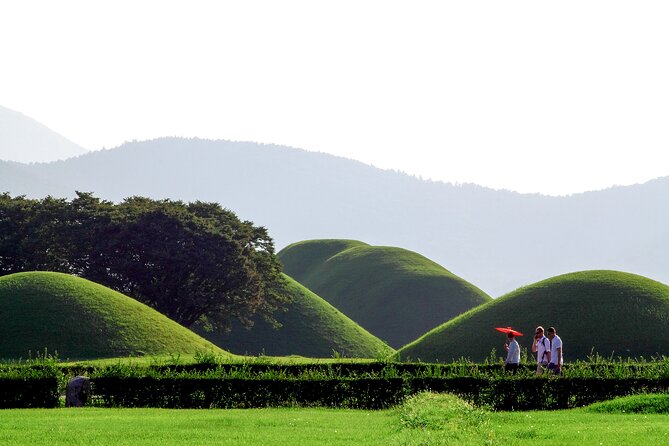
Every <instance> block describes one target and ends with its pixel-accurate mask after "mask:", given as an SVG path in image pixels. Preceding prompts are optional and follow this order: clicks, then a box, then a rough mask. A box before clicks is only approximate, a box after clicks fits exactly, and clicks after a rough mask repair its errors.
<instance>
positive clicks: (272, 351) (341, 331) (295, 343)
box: [196, 275, 394, 358]
mask: <svg viewBox="0 0 669 446" xmlns="http://www.w3.org/2000/svg"><path fill="white" fill-rule="evenodd" d="M284 278H285V279H286V282H287V284H286V287H285V289H284V290H283V292H284V293H286V294H287V295H289V296H290V297H291V300H292V303H291V304H290V305H289V306H288V308H287V309H286V311H285V312H280V313H277V314H276V319H277V321H278V322H279V323H280V324H281V327H279V328H274V327H272V326H271V325H270V324H268V323H267V322H265V321H264V320H262V319H260V320H256V321H255V324H254V325H253V327H251V328H250V329H246V328H244V327H242V326H241V324H234V325H233V328H232V330H231V332H230V333H226V334H222V333H217V332H209V333H208V332H206V331H204V330H202V329H197V330H196V331H197V332H198V333H199V334H201V335H202V336H203V337H205V338H207V339H209V340H210V341H211V342H213V343H214V344H216V345H218V346H219V347H221V348H224V349H225V350H228V351H230V352H232V353H239V354H249V355H257V354H266V355H270V356H289V355H299V356H306V357H312V358H329V357H332V356H334V355H335V352H336V354H337V355H342V356H345V357H350V358H380V357H382V358H386V357H388V356H390V355H391V354H392V353H394V350H393V349H392V348H390V347H389V346H388V345H387V344H385V343H384V342H383V341H381V340H380V339H378V338H377V337H375V336H373V335H371V334H370V333H369V332H368V331H367V330H365V329H364V328H362V327H360V325H358V324H356V323H355V322H353V321H352V320H351V319H349V318H348V317H346V316H345V315H343V314H342V313H341V312H340V311H339V310H337V309H336V308H334V307H333V306H332V305H330V304H329V303H327V302H326V301H325V300H323V299H322V298H321V297H319V296H317V295H316V294H314V293H313V292H311V291H310V290H308V289H307V288H305V287H304V286H302V285H300V284H299V283H297V282H296V281H295V280H293V279H292V278H290V277H288V276H285V275H284Z"/></svg>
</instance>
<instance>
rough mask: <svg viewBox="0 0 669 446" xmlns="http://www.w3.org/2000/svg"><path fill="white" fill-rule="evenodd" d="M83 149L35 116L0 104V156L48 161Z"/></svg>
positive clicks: (27, 160) (84, 151)
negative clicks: (26, 114)
mask: <svg viewBox="0 0 669 446" xmlns="http://www.w3.org/2000/svg"><path fill="white" fill-rule="evenodd" d="M86 152H87V150H86V149H84V148H83V147H80V146H78V145H77V144H75V143H73V142H72V141H70V140H68V139H66V138H65V137H64V136H61V135H59V134H58V133H56V132H54V131H53V130H51V129H49V128H47V127H45V126H44V125H42V124H40V123H39V122H37V121H35V120H34V119H32V118H29V117H28V116H25V115H23V114H21V113H19V112H17V111H14V110H10V109H8V108H5V107H1V106H0V160H4V161H16V162H20V163H38V162H50V161H56V160H62V159H66V158H71V157H73V156H77V155H81V154H83V153H86Z"/></svg>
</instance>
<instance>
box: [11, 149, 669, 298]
mask: <svg viewBox="0 0 669 446" xmlns="http://www.w3.org/2000/svg"><path fill="white" fill-rule="evenodd" d="M481 162H485V160H482V161H481ZM519 162H520V161H519ZM568 175H569V172H565V176H568ZM75 190H80V191H90V192H94V193H95V194H96V195H97V196H100V197H102V198H105V199H109V200H114V201H116V200H120V199H122V198H124V197H127V196H131V195H144V196H148V197H152V198H172V199H182V200H187V201H192V200H204V201H216V202H220V203H221V204H222V205H223V206H225V207H227V208H229V209H231V210H233V211H234V212H236V213H237V214H238V215H239V216H240V217H241V218H243V219H249V220H252V221H254V222H255V223H256V224H260V225H263V226H266V227H267V228H269V231H270V234H271V235H272V237H273V238H274V239H275V242H276V247H277V250H279V249H281V248H283V247H285V246H287V245H288V244H290V243H293V242H296V241H300V240H305V239H318V238H343V239H357V240H365V241H366V242H368V243H370V244H374V245H380V246H384V245H385V246H398V247H403V248H406V249H409V250H412V251H416V252H418V253H420V254H422V255H424V256H426V257H428V258H430V259H432V260H434V261H435V262H437V263H439V264H440V265H442V266H444V267H445V268H447V269H448V270H449V271H451V272H453V273H454V274H456V275H458V276H460V277H462V278H463V279H465V280H467V281H469V282H471V283H473V284H474V285H476V286H477V287H479V288H481V289H482V290H484V291H485V292H487V293H488V294H490V295H492V296H493V297H496V296H499V295H502V294H504V293H506V292H509V291H511V290H513V289H515V288H517V287H519V286H522V285H525V284H529V283H532V282H536V281H538V280H541V279H544V278H547V277H551V276H555V275H558V274H562V273H566V272H571V271H578V270H586V269H615V270H620V271H628V272H634V273H637V274H641V275H644V276H647V277H650V278H653V279H656V280H659V281H662V282H665V283H669V257H668V256H667V255H666V253H667V252H669V227H668V226H667V225H666V221H667V217H669V200H668V199H667V197H669V177H665V178H661V179H657V180H653V181H650V182H648V183H645V184H642V185H634V186H626V187H614V188H611V189H607V190H603V191H598V192H588V193H583V194H578V195H573V196H569V197H547V196H541V195H527V194H518V193H514V192H509V191H498V190H492V189H487V188H484V187H480V186H476V185H452V184H447V183H441V182H431V181H423V180H420V179H418V178H416V177H412V176H409V175H406V174H403V173H398V172H394V171H387V170H381V169H377V168H374V167H371V166H368V165H365V164H362V163H360V162H357V161H353V160H349V159H344V158H340V157H335V156H332V155H326V154H322V153H313V152H307V151H303V150H299V149H294V148H289V147H281V146H274V145H261V144H255V143H248V142H230V141H208V140H199V139H182V138H163V139H158V140H153V141H143V142H131V143H126V144H124V145H122V146H120V147H118V148H115V149H112V150H103V151H99V152H90V153H87V154H85V155H82V156H79V157H77V158H72V159H68V160H66V161H57V162H53V163H49V164H34V165H24V164H18V163H10V162H0V191H7V192H9V193H11V194H13V195H18V194H26V195H28V196H31V197H41V196H45V195H49V194H50V195H53V196H62V197H71V196H72V195H73V194H74V191H75Z"/></svg>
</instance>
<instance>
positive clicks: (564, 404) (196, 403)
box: [93, 376, 669, 410]
mask: <svg viewBox="0 0 669 446" xmlns="http://www.w3.org/2000/svg"><path fill="white" fill-rule="evenodd" d="M93 389H94V390H93V398H94V400H95V401H97V402H96V404H98V405H101V406H105V407H163V408H214V407H216V408H251V407H276V406H296V405H297V406H325V407H346V408H357V409H383V408H387V407H391V406H394V405H396V404H399V403H400V402H402V401H403V400H404V398H405V397H406V396H408V395H411V394H414V393H417V392H421V391H433V392H449V393H454V394H456V395H459V396H461V397H463V398H464V399H467V400H469V401H471V402H472V403H474V404H475V405H477V406H481V407H487V408H490V409H492V410H541V409H568V408H574V407H581V406H584V405H587V404H591V403H593V402H597V401H604V400H607V399H611V398H614V397H618V396H625V395H630V394H636V393H647V392H653V393H656V392H667V391H669V379H648V378H627V379H601V378H535V377H532V378H475V377H453V378H386V379H384V378H357V379H355V378H343V379H314V380H306V379H243V378H242V379H237V378H226V379H221V378H212V377H201V376H200V377H197V376H191V377H188V376H181V377H155V376H153V377H148V376H147V377H113V376H106V377H99V378H95V379H94V380H93Z"/></svg>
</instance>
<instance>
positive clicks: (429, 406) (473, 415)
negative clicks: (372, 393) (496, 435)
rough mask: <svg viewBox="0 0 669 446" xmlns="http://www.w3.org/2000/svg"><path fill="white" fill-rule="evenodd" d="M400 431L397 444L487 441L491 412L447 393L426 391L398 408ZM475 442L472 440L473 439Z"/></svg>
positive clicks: (410, 398)
mask: <svg viewBox="0 0 669 446" xmlns="http://www.w3.org/2000/svg"><path fill="white" fill-rule="evenodd" d="M397 410H398V412H399V421H400V426H401V430H400V432H399V433H398V434H397V437H398V438H397V440H398V441H397V443H398V444H410V445H413V444H415V445H422V444H464V443H467V444H469V443H470V442H472V440H476V444H484V443H483V442H481V441H480V440H481V439H482V438H487V437H489V434H490V433H489V428H488V426H489V424H490V414H489V412H486V411H484V410H482V409H478V408H476V407H474V406H473V405H471V404H470V403H468V402H467V401H465V400H463V399H461V398H459V397H457V396H455V395H451V394H447V393H439V394H437V393H429V392H423V393H419V394H416V395H413V396H411V397H409V398H407V400H406V401H405V402H404V403H403V404H402V405H401V406H400V407H398V409H397ZM472 443H473V442H472Z"/></svg>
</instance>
